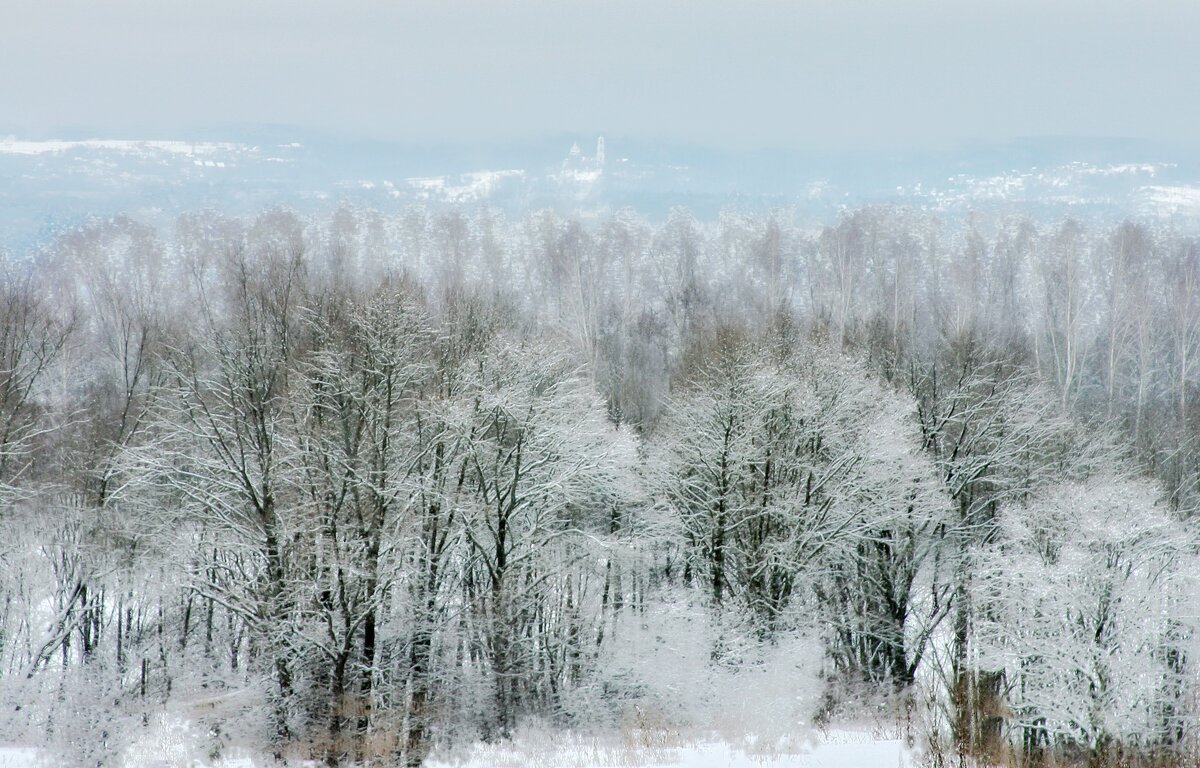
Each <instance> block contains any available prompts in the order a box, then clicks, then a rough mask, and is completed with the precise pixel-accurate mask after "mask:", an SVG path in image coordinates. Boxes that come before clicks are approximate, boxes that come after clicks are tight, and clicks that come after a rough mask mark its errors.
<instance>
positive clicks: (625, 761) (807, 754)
mask: <svg viewBox="0 0 1200 768" xmlns="http://www.w3.org/2000/svg"><path fill="white" fill-rule="evenodd" d="M189 735H190V734H189V728H188V726H187V724H186V723H182V722H179V721H171V722H168V721H167V720H165V719H164V720H163V721H162V722H161V723H159V726H158V727H152V728H151V729H150V732H149V733H148V735H147V738H145V739H143V740H141V741H140V742H139V743H137V744H133V745H131V746H130V748H129V750H127V751H126V753H125V759H124V761H123V764H124V768H263V766H265V765H266V764H267V762H265V761H255V760H253V759H251V758H249V757H246V756H244V755H227V756H224V757H222V758H220V759H216V760H210V759H206V758H205V757H203V756H201V755H198V754H197V750H196V749H195V748H194V745H192V744H189V741H190V739H189ZM57 764H58V761H56V760H54V759H53V758H52V756H49V755H42V754H40V750H37V749H33V748H30V747H16V746H7V747H6V746H0V768H47V767H48V766H53V765H57ZM427 765H428V766H429V768H916V766H917V765H918V760H917V758H916V756H915V755H913V753H912V752H911V751H910V750H908V749H907V748H906V747H905V746H904V743H903V741H902V740H901V739H898V738H894V739H893V738H881V737H879V736H876V735H872V734H871V733H869V732H868V731H865V730H863V731H857V730H831V731H828V732H825V733H824V734H813V735H812V736H811V737H810V738H809V740H808V741H807V742H805V743H804V744H803V745H801V746H799V747H798V748H796V749H792V750H786V751H774V750H767V751H759V750H754V751H750V752H746V751H743V750H741V749H737V748H735V747H732V746H730V745H729V744H726V743H719V742H698V743H692V744H689V743H679V744H676V745H645V744H623V743H621V742H620V741H613V740H603V739H598V738H594V737H587V736H581V735H578V734H570V733H555V732H541V733H537V734H523V735H521V736H519V737H518V738H517V739H516V740H515V741H514V742H505V743H501V744H482V743H481V744H476V745H474V746H472V747H470V748H467V749H460V750H456V751H455V752H453V753H451V754H448V755H442V756H440V757H436V758H434V759H433V760H431V761H429V763H427Z"/></svg>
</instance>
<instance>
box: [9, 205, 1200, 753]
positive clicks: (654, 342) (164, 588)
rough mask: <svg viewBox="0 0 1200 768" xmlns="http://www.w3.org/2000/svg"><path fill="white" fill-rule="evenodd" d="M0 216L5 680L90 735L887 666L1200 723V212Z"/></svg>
mask: <svg viewBox="0 0 1200 768" xmlns="http://www.w3.org/2000/svg"><path fill="white" fill-rule="evenodd" d="M3 262H4V263H3V265H2V267H3V271H2V274H0V502H2V509H3V516H2V518H0V526H2V527H3V530H4V542H5V543H4V544H3V545H0V560H2V562H3V564H4V565H3V568H2V569H0V594H2V596H3V600H2V601H0V671H2V675H3V676H2V677H0V686H2V687H3V688H4V690H5V692H6V694H5V697H4V698H5V700H7V701H10V702H14V704H13V706H11V707H10V711H9V712H7V713H6V714H5V715H4V717H3V719H2V720H0V721H2V722H5V723H6V725H5V730H7V731H9V732H11V733H13V734H16V735H20V736H21V737H22V738H44V739H45V740H46V741H47V743H50V744H52V745H55V747H56V748H57V749H58V750H60V751H61V752H62V754H64V755H67V756H70V757H72V758H74V759H76V760H77V761H78V762H79V763H80V764H89V765H91V764H96V763H97V762H100V763H103V762H104V761H105V760H108V759H112V758H113V756H114V755H117V754H119V753H120V751H121V750H122V749H124V748H125V746H126V745H127V744H128V743H129V742H130V741H131V740H133V739H135V738H136V735H137V733H138V732H139V729H145V728H146V727H147V724H148V723H149V722H150V718H151V717H152V716H154V715H155V714H156V713H159V712H161V711H164V710H170V711H173V712H177V713H178V712H181V713H183V715H184V716H185V719H188V720H191V721H194V722H198V723H202V724H203V726H204V728H206V729H207V731H206V735H205V737H204V738H205V739H207V743H208V745H209V748H210V750H211V752H212V754H214V755H217V754H220V753H221V752H222V750H226V749H228V748H229V747H230V745H232V744H238V743H251V744H254V745H257V746H258V747H260V748H262V749H263V750H265V751H266V752H267V753H270V754H273V755H274V756H275V757H276V759H278V760H281V761H286V760H293V759H302V758H303V759H307V758H311V757H316V758H319V759H321V760H323V761H324V762H326V763H327V764H329V765H337V764H343V763H347V762H354V761H358V762H360V763H373V762H376V763H378V764H391V761H397V760H402V761H404V762H405V763H406V764H408V765H414V766H415V765H419V764H421V763H422V762H423V761H424V759H425V758H426V757H427V756H428V754H429V751H430V749H431V748H432V747H433V746H434V745H436V744H439V743H449V742H453V741H455V740H463V739H471V738H483V739H495V738H503V737H505V736H508V735H510V734H511V733H512V731H513V729H514V728H516V727H517V726H518V725H519V724H520V723H521V722H523V721H526V720H528V719H530V718H542V719H545V720H548V721H550V722H551V723H553V724H557V725H559V726H563V727H573V728H597V729H598V728H614V727H623V728H629V729H634V730H640V731H646V730H649V729H653V728H655V727H665V726H667V725H671V726H677V725H681V724H683V725H689V726H691V727H698V728H714V727H718V726H720V725H721V723H722V722H726V723H727V722H728V720H729V719H730V718H733V717H736V715H734V714H731V712H732V711H734V710H736V711H739V712H743V713H749V714H745V717H746V718H747V720H746V723H745V726H746V728H756V729H759V730H763V729H768V728H777V729H778V731H779V732H780V733H787V732H793V731H795V730H796V729H798V728H801V727H803V724H806V723H811V722H812V721H813V720H814V719H816V720H818V721H821V720H826V721H833V720H836V718H838V717H843V716H846V717H852V716H855V714H856V712H858V711H857V710H856V709H855V707H856V702H861V701H862V700H864V697H865V699H867V700H870V701H879V702H891V704H892V706H895V707H897V708H898V711H902V710H904V709H906V708H907V709H908V710H909V711H911V710H912V709H914V708H919V709H920V710H921V712H922V713H923V714H922V718H923V721H924V722H925V723H926V726H925V731H926V736H925V738H927V740H928V745H927V746H928V748H929V753H930V754H931V755H934V756H936V758H937V760H941V761H946V762H954V763H956V764H958V763H961V762H962V761H965V760H967V759H968V758H970V757H973V756H974V757H978V756H981V755H990V756H992V757H996V758H1011V759H1013V760H1038V759H1042V758H1043V757H1047V756H1050V755H1055V756H1058V757H1059V758H1062V759H1076V758H1078V759H1080V760H1089V761H1091V762H1092V763H1093V764H1097V765H1102V764H1107V763H1106V762H1105V761H1112V760H1116V759H1117V757H1118V756H1121V757H1122V759H1134V758H1145V759H1147V760H1152V759H1167V758H1168V757H1170V756H1176V758H1177V759H1183V757H1182V756H1183V755H1185V754H1186V753H1187V750H1190V749H1194V748H1195V745H1194V738H1195V733H1194V727H1193V726H1192V723H1194V722H1195V719H1196V716H1197V714H1200V713H1197V711H1196V705H1195V700H1196V699H1195V696H1196V693H1197V691H1200V687H1198V686H1197V682H1198V681H1197V673H1196V668H1195V666H1194V663H1193V659H1194V658H1195V653H1196V649H1195V643H1196V621H1197V619H1196V616H1197V614H1196V610H1195V608H1196V604H1195V602H1196V599H1195V595H1196V594H1197V590H1196V586H1197V585H1196V584H1195V583H1194V579H1195V576H1196V574H1197V567H1196V566H1197V560H1196V555H1197V543H1198V540H1197V536H1196V530H1195V523H1194V518H1195V510H1196V505H1197V503H1198V499H1200V497H1198V495H1197V494H1198V487H1197V479H1198V478H1200V458H1198V457H1200V454H1198V453H1197V445H1196V439H1195V435H1196V434H1197V419H1198V418H1200V415H1198V413H1200V408H1197V404H1196V402H1195V400H1196V394H1197V391H1196V390H1197V384H1198V382H1200V376H1198V374H1197V371H1196V366H1195V364H1194V359H1195V358H1196V356H1197V354H1196V353H1197V352H1198V351H1200V350H1198V349H1197V347H1198V346H1200V240H1197V239H1195V238H1194V237H1190V236H1187V235H1185V234H1183V233H1179V232H1175V231H1171V230H1158V229H1154V228H1151V227H1148V226H1146V225H1142V224H1137V223H1132V222H1124V223H1120V224H1117V225H1114V226H1112V227H1111V228H1107V229H1103V230H1099V231H1089V230H1087V229H1085V228H1084V227H1083V226H1081V225H1080V224H1078V223H1076V222H1073V221H1066V222H1063V223H1060V224H1054V225H1043V224H1039V223H1037V222H1034V221H1032V220H1029V219H1027V218H1022V217H1008V218H995V219H984V218H983V217H975V218H968V219H966V220H964V221H961V222H955V223H947V222H943V221H939V220H938V219H937V218H936V217H934V216H931V215H929V214H927V213H924V212H919V211H913V210H909V209H893V208H864V209H860V210H856V211H850V212H847V213H845V214H844V215H843V216H842V217H841V218H840V219H839V220H838V221H837V222H836V223H833V224H829V225H826V226H815V227H814V226H808V225H805V224H802V223H799V222H796V221H794V220H791V219H790V218H789V217H788V215H787V213H786V212H782V211H780V212H773V213H765V214H753V215H751V214H744V215H743V214H732V213H731V214H726V215H724V216H722V217H721V218H720V219H719V220H717V221H713V222H700V221H697V220H695V219H694V218H692V217H691V216H690V215H689V214H688V213H687V212H685V211H675V212H673V213H672V214H671V215H670V216H669V217H668V218H667V219H666V220H665V221H662V222H658V223H650V222H646V221H644V220H642V219H640V218H639V217H638V216H637V215H636V214H635V213H633V212H630V211H621V212H617V213H614V214H612V215H610V216H608V217H606V218H604V219H601V220H595V221H581V220H578V219H572V218H561V217H559V216H557V215H556V214H554V213H551V212H540V213H535V214H531V215H529V216H527V217H525V218H522V219H520V220H515V221H509V220H507V219H505V218H503V217H502V216H500V215H499V214H497V213H495V212H493V211H490V210H488V209H479V210H476V211H464V210H453V211H442V212H437V211H430V210H425V209H417V208H414V209H410V210H407V211H405V212H403V213H402V214H400V215H395V216H392V215H384V214H381V213H378V212H374V211H365V210H356V209H351V208H346V207H343V208H340V209H337V210H336V211H334V212H332V213H331V214H329V215H324V216H318V217H311V218H301V217H299V216H297V215H295V214H292V213H289V212H286V211H271V212H267V213H264V214H262V215H260V216H258V217H256V218H253V219H238V218H228V217H225V216H222V215H220V214H218V213H215V212H211V211H206V212H198V213H195V214H189V215H187V216H184V217H181V218H180V219H179V220H178V221H177V223H176V224H175V226H174V227H173V229H172V230H171V231H170V232H159V231H156V230H155V229H153V228H151V227H148V226H145V225H142V224H139V223H138V222H136V221H134V220H131V219H128V218H116V219H110V220H104V221H96V222H93V223H90V224H88V225H86V226H82V227H79V228H78V229H76V230H73V231H71V232H67V233H64V234H62V235H61V236H60V237H58V238H57V239H56V240H54V241H53V242H51V243H49V244H47V245H46V246H44V247H42V248H41V249H39V250H37V251H35V252H33V253H29V254H21V255H12V254H9V255H6V257H5V258H4V260H3ZM772 680H785V681H793V682H794V685H788V686H786V687H785V688H783V689H777V688H773V687H772V686H771V681H772ZM772 691H773V693H771V692H772ZM797 691H801V692H803V693H802V694H801V695H799V696H798V695H797ZM739 697H740V698H739ZM733 702H736V703H737V706H734V705H733ZM755 707H757V709H755ZM1130 756H1133V757H1130Z"/></svg>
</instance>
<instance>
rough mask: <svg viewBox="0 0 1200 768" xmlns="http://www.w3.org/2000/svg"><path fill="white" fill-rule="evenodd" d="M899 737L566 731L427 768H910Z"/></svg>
mask: <svg viewBox="0 0 1200 768" xmlns="http://www.w3.org/2000/svg"><path fill="white" fill-rule="evenodd" d="M917 764H918V762H917V759H916V757H915V756H914V755H913V754H912V753H911V751H909V750H908V749H907V748H906V747H905V746H904V743H903V741H902V740H900V739H886V738H877V737H873V736H872V735H871V734H870V733H868V732H866V731H851V730H836V731H829V732H827V733H825V734H824V735H818V734H813V735H812V737H811V738H810V740H809V741H808V742H807V743H805V744H804V745H803V746H801V747H799V748H798V749H796V750H791V751H788V752H782V753H776V752H770V751H767V752H761V753H760V752H757V751H753V752H749V753H747V752H745V751H742V750H740V749H736V748H734V747H732V746H730V745H729V744H726V743H706V742H700V743H696V744H680V745H678V746H652V747H647V746H640V745H621V744H612V743H606V742H603V741H601V740H598V739H591V738H587V737H581V736H577V735H570V734H545V735H544V737H543V738H542V739H530V738H528V737H526V738H524V739H521V738H518V740H517V741H516V742H515V743H511V744H509V743H506V744H477V745H475V746H474V747H472V748H471V749H469V750H467V751H466V752H465V753H462V754H455V755H451V756H446V757H443V758H441V759H436V758H435V759H434V760H432V761H430V762H429V766H430V768H525V767H528V768H915V766H916V765H917Z"/></svg>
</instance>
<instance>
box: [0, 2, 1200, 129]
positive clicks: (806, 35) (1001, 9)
mask: <svg viewBox="0 0 1200 768" xmlns="http://www.w3.org/2000/svg"><path fill="white" fill-rule="evenodd" d="M230 123H245V124H254V123H271V124H285V125H296V126H301V127H308V128H320V129H332V130H335V131H339V132H344V133H347V134H356V135H363V136H370V137H375V138H384V139H394V140H400V141H417V142H428V141H445V142H451V143H457V142H477V141H505V140H510V139H527V138H536V137H542V136H547V135H554V134H561V133H563V132H579V133H585V134H595V133H599V132H605V133H609V134H612V135H623V136H631V137H638V138H666V139H673V140H678V141H683V142H690V143H696V144H701V145H710V146H714V147H724V148H757V147H782V148H822V147H828V148H845V147H847V146H870V147H878V146H908V145H924V144H928V143H930V142H937V141H941V140H944V139H984V140H994V139H999V140H1003V139H1007V138H1012V137H1017V136H1046V135H1059V136H1061V135H1071V136H1105V137H1107V136H1114V137H1115V136H1120V137H1136V138H1147V139H1161V140H1169V141H1187V142H1190V143H1191V142H1195V141H1196V140H1197V139H1198V138H1200V2H1197V0H1142V1H1141V2H1137V1H1136V0H1129V1H1128V2H1117V1H1116V0H1089V1H1086V2H1085V1H1084V0H1036V1H1035V0H988V1H986V2H985V1H983V0H959V1H957V2H953V1H951V0H942V1H941V2H935V1H934V0H892V1H890V2H889V1H887V0H796V1H794V2H783V1H782V0H773V1H770V2H765V1H757V2H756V1H755V0H739V1H736V2H734V1H730V2H714V1H713V0H693V2H665V1H664V0H638V1H636V2H635V1H632V0H546V1H538V2H504V1H501V0H490V1H489V0H461V1H455V0H442V1H441V2H434V1H432V0H390V1H388V2H383V1H380V0H343V1H342V2H311V1H309V0H287V1H286V2H285V1H283V0H88V1H86V2H84V1H82V0H69V1H63V0H28V1H26V0H0V133H4V132H20V133H29V134H39V135H42V136H47V135H53V134H55V132H56V131H68V130H70V131H74V132H78V131H80V130H82V131H84V132H92V133H94V134H96V135H104V136H109V137H136V138H143V137H163V138H167V137H169V136H170V135H171V134H172V133H179V132H184V131H187V130H189V129H202V128H210V127H212V126H215V125H224V124H230Z"/></svg>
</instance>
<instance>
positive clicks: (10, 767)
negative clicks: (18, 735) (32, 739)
mask: <svg viewBox="0 0 1200 768" xmlns="http://www.w3.org/2000/svg"><path fill="white" fill-rule="evenodd" d="M37 757H38V754H37V750H36V749H33V748H32V747H0V768H41V766H40V764H39V763H38V761H37Z"/></svg>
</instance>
